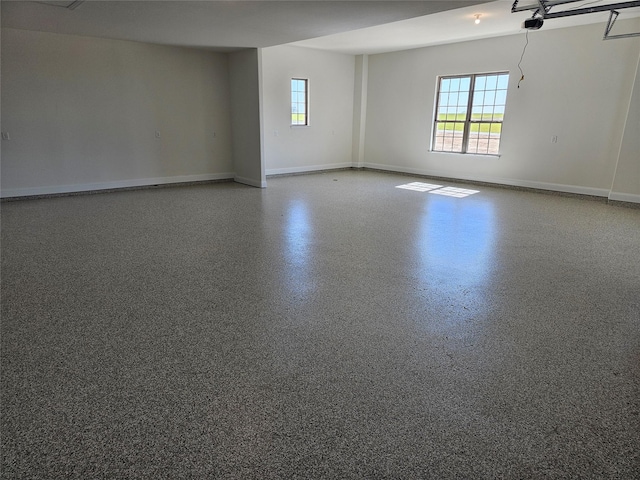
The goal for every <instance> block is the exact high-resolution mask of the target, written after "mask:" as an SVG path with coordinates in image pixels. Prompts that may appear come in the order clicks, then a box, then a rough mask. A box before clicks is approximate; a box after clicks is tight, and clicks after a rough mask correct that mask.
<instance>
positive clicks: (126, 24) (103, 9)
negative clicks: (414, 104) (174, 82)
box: [2, 0, 486, 50]
mask: <svg viewBox="0 0 640 480" xmlns="http://www.w3.org/2000/svg"><path fill="white" fill-rule="evenodd" d="M484 1H486V0H484ZM70 3H72V0H69V1H66V2H65V1H61V2H47V1H41V2H35V1H34V2H31V1H25V0H22V1H15V0H14V1H7V0H3V1H2V26H3V27H5V28H6V27H9V28H19V29H24V30H36V31H43V32H56V33H66V34H72V35H84V36H94V37H103V38H114V39H121V40H133V41H138V42H147V43H157V44H162V45H178V46H187V47H200V48H210V49H214V50H233V49H238V48H246V47H269V46H273V45H281V44H285V43H290V42H295V41H299V40H305V39H310V38H315V37H321V36H325V35H331V34H336V33H341V32H346V31H349V30H355V29H360V28H365V27H371V26H374V25H380V24H384V23H389V22H396V21H398V20H404V19H408V18H414V17H418V16H424V15H429V14H433V13H437V12H441V11H444V10H448V9H454V8H462V7H466V6H469V5H473V4H478V3H483V0H475V1H474V0H442V1H437V0H427V1H415V0H409V1H402V0H398V1H380V0H374V1H367V0H342V1H313V0H302V1H278V0H258V1H247V0H227V1H188V0H186V1H152V0H142V1H96V0H88V1H85V2H83V3H81V4H80V5H79V6H77V8H75V9H73V10H71V9H68V8H63V7H64V5H69V4H70Z"/></svg>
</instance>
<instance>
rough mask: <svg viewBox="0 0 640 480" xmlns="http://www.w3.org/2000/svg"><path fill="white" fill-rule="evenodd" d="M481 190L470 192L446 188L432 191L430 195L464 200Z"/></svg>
mask: <svg viewBox="0 0 640 480" xmlns="http://www.w3.org/2000/svg"><path fill="white" fill-rule="evenodd" d="M479 191H480V190H468V189H466V188H456V187H444V188H440V189H439V190H432V191H430V192H429V193H435V194H436V195H446V196H448V197H456V198H464V197H468V196H469V195H473V194H474V193H478V192H479Z"/></svg>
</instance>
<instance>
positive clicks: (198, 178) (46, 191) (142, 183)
mask: <svg viewBox="0 0 640 480" xmlns="http://www.w3.org/2000/svg"><path fill="white" fill-rule="evenodd" d="M233 178H234V173H231V172H229V173H207V174H202V175H179V176H175V177H159V178H138V179H133V180H118V181H114V182H101V183H82V184H75V185H53V186H45V187H27V188H5V189H3V190H2V191H0V197H2V198H11V197H27V196H32V195H51V194H56V193H76V192H89V191H93V190H111V189H116V188H129V187H147V186H150V185H167V184H172V183H189V182H206V181H209V180H229V179H233Z"/></svg>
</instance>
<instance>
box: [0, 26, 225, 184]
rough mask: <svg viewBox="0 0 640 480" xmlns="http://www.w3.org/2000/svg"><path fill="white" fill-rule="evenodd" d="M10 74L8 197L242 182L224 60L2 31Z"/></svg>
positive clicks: (5, 125) (6, 74)
mask: <svg viewBox="0 0 640 480" xmlns="http://www.w3.org/2000/svg"><path fill="white" fill-rule="evenodd" d="M2 74H3V75H2V129H3V131H5V132H8V133H9V135H10V137H11V139H10V140H8V141H3V142H2V180H1V181H2V184H1V187H2V192H1V193H2V196H20V195H32V194H42V193H57V192H70V191H82V190H91V189H101V188H116V187H122V186H133V185H147V184H157V183H169V182H179V181H191V180H207V179H215V178H231V177H233V171H234V167H233V163H232V158H231V123H230V109H231V106H230V102H229V79H228V68H227V56H226V55H225V54H219V53H212V52H205V51H200V50H194V49H183V48H174V47H164V46H157V45H148V44H142V43H135V42H125V41H118V40H105V39H98V38H88V37H79V36H71V35H59V34H51V33H41V32H32V31H23V30H15V29H8V28H3V29H2ZM156 131H159V132H160V138H156V136H155V132H156ZM214 132H215V138H214Z"/></svg>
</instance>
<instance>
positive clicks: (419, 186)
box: [396, 182, 442, 192]
mask: <svg viewBox="0 0 640 480" xmlns="http://www.w3.org/2000/svg"><path fill="white" fill-rule="evenodd" d="M441 187H442V185H432V184H430V183H422V182H412V183H405V184H404V185H398V186H397V187H396V188H404V189H405V190H415V191H416V192H428V191H429V190H434V189H436V188H441Z"/></svg>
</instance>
